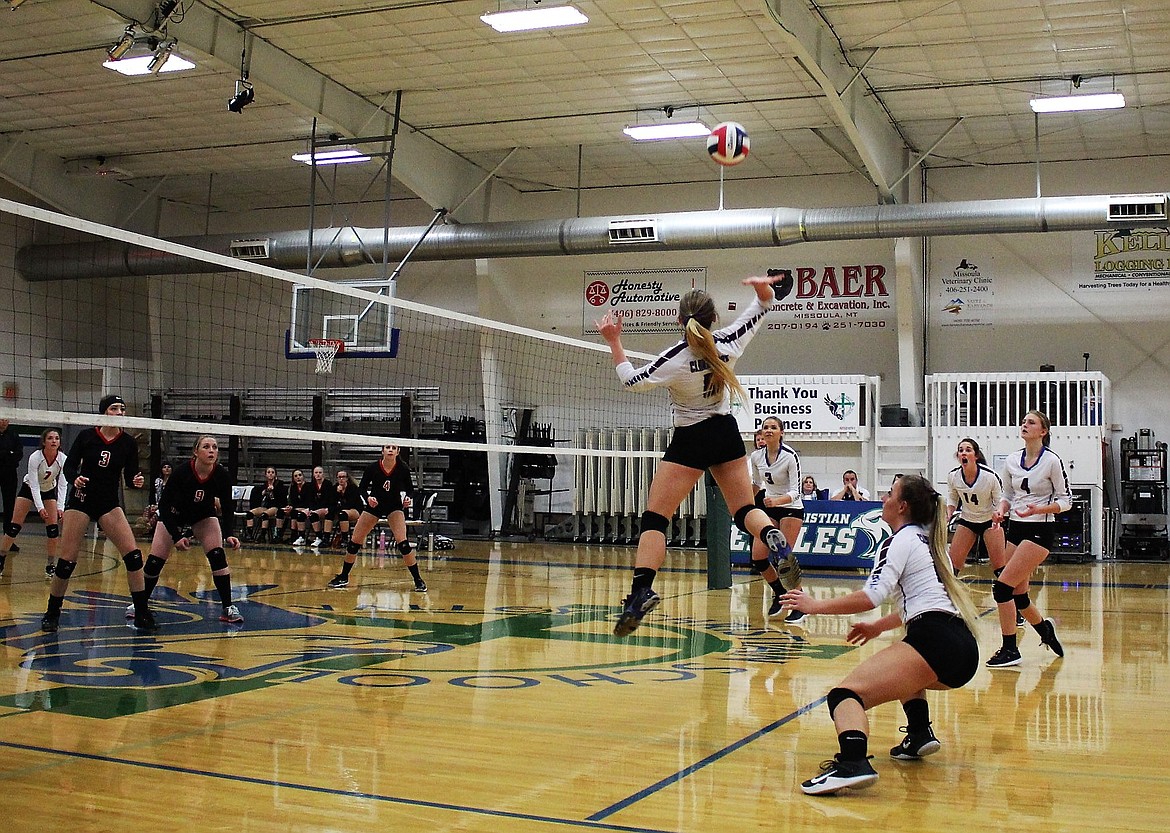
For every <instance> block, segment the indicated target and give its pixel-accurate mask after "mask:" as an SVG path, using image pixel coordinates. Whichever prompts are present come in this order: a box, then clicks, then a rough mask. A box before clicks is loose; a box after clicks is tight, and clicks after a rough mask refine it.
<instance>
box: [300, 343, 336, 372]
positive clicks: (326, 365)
mask: <svg viewBox="0 0 1170 833" xmlns="http://www.w3.org/2000/svg"><path fill="white" fill-rule="evenodd" d="M344 346H345V343H344V342H342V341H334V340H333V339H328V338H325V339H313V340H312V341H310V342H309V345H308V347H309V349H310V350H312V351H313V355H315V356H316V357H317V369H316V370H315V371H314V373H317V374H319V375H326V374H329V373H332V372H333V360H334V359H335V358H337V354H338V353H340V352H341V350H342V348H343V347H344Z"/></svg>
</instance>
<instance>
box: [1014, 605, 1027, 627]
mask: <svg viewBox="0 0 1170 833" xmlns="http://www.w3.org/2000/svg"><path fill="white" fill-rule="evenodd" d="M1026 622H1027V620H1026V619H1024V615H1023V614H1022V613H1020V611H1018V610H1017V611H1016V630H1019V629H1020V628H1022V627H1024V624H1025V623H1026Z"/></svg>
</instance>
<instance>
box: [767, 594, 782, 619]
mask: <svg viewBox="0 0 1170 833" xmlns="http://www.w3.org/2000/svg"><path fill="white" fill-rule="evenodd" d="M782 612H783V609H782V607H781V602H780V597H779V596H776V595H773V596H772V604H771V605H770V606H769V607H768V618H769V619H774V618H775V617H777V616H779V615H780V614H781V613H782Z"/></svg>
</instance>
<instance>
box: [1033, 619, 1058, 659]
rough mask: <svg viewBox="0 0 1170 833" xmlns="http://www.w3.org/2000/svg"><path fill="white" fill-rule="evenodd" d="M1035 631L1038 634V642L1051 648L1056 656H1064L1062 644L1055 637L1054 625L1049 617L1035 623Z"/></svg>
mask: <svg viewBox="0 0 1170 833" xmlns="http://www.w3.org/2000/svg"><path fill="white" fill-rule="evenodd" d="M1036 633H1038V634H1040V644H1041V645H1044V646H1045V647H1047V648H1050V649H1051V650H1052V653H1054V654H1056V655H1057V656H1058V657H1063V656H1064V646H1062V645H1061V644H1060V640H1059V639H1057V638H1056V626H1055V625H1054V624H1053V623H1052V620H1051V619H1045V620H1044V621H1042V622H1041V623H1040V624H1039V625H1036Z"/></svg>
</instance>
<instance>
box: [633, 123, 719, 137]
mask: <svg viewBox="0 0 1170 833" xmlns="http://www.w3.org/2000/svg"><path fill="white" fill-rule="evenodd" d="M710 132H711V128H709V127H707V125H705V124H703V123H702V122H701V121H680V122H664V123H663V124H635V125H632V126H630V127H627V128H626V129H625V130H623V131H622V133H625V134H626V135H627V136H629V137H630V138H631V139H633V140H634V141H636V142H652V141H655V140H658V139H693V138H696V137H698V136H706V135H707V134H709V133H710Z"/></svg>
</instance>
